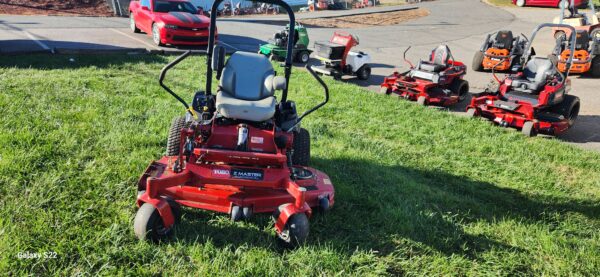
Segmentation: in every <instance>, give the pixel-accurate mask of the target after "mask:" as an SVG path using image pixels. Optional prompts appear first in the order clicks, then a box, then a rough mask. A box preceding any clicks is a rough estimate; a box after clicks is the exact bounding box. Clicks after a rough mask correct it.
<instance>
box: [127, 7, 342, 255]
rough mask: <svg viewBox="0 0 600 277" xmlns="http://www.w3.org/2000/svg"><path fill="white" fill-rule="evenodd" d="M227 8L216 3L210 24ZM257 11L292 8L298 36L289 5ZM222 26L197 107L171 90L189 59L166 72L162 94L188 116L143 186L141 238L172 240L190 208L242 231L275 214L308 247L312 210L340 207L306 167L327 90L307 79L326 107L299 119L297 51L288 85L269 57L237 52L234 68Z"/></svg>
mask: <svg viewBox="0 0 600 277" xmlns="http://www.w3.org/2000/svg"><path fill="white" fill-rule="evenodd" d="M222 1H223V0H216V1H215V2H214V4H213V6H212V14H216V11H217V7H218V6H219V4H220V3H221V2H222ZM259 2H264V3H270V4H275V5H279V6H281V7H282V8H284V9H285V10H286V11H287V13H288V15H289V17H290V25H289V26H290V28H291V29H294V24H295V20H294V14H293V12H292V10H291V8H290V7H289V6H288V5H287V4H286V3H285V2H283V1H282V0H262V1H259ZM215 26H216V17H212V18H211V25H210V33H211V36H210V39H209V48H208V58H207V68H208V71H207V75H206V90H205V92H198V93H196V95H195V97H194V100H193V102H192V105H191V106H190V105H188V104H187V103H186V102H185V101H184V100H183V99H181V98H180V97H179V96H178V95H176V94H175V93H174V92H173V91H172V90H171V89H170V88H169V87H167V86H166V85H164V83H163V80H164V77H165V75H166V73H167V71H168V70H169V69H170V68H172V67H173V66H175V65H176V64H178V63H179V62H181V61H182V60H183V59H185V58H187V57H188V56H189V54H190V52H186V53H185V54H183V55H182V56H180V57H179V58H177V59H176V60H175V61H173V62H172V63H170V64H169V65H167V66H166V67H165V68H164V69H163V71H162V72H161V76H160V84H161V86H163V88H164V89H165V90H166V91H167V92H169V93H170V94H171V95H173V96H174V97H175V98H177V100H179V101H180V102H181V103H182V104H183V105H184V106H185V107H186V109H187V110H188V114H187V115H186V116H185V117H179V118H176V119H175V120H174V121H173V124H172V126H171V129H170V133H169V140H168V145H167V155H166V156H164V157H163V158H161V159H160V160H158V161H154V162H152V163H151V164H150V166H148V168H147V169H146V171H145V172H144V173H143V174H142V177H141V178H140V180H139V182H138V198H137V205H138V206H139V207H140V208H139V210H138V212H137V214H136V217H135V222H134V229H135V234H136V235H137V236H138V237H139V238H140V239H151V240H161V239H162V238H164V237H167V236H169V235H171V234H172V232H173V231H172V230H173V226H174V224H175V223H177V222H178V218H179V216H180V214H181V211H180V206H187V207H191V208H198V209H203V210H209V211H214V212H221V213H228V214H230V216H231V219H232V220H234V221H235V220H240V219H250V218H251V217H252V215H253V214H256V213H272V214H273V217H274V219H275V230H276V233H277V237H278V238H279V241H281V242H282V243H283V244H284V245H285V246H296V245H299V244H302V243H303V242H304V241H305V240H306V238H307V236H308V232H309V223H308V218H309V217H310V216H311V215H312V214H313V209H315V208H316V209H319V210H321V211H327V210H328V209H329V208H330V207H331V206H332V205H333V204H334V196H335V192H334V187H333V185H332V182H331V179H330V178H329V177H328V176H327V175H325V173H323V172H320V171H318V170H316V169H313V168H310V167H307V165H308V162H309V159H310V136H309V133H308V131H307V130H305V129H303V128H301V127H300V122H301V121H302V120H303V118H305V117H306V116H307V115H309V114H310V113H312V112H314V111H316V110H317V109H318V108H320V107H322V106H323V105H325V103H327V101H328V99H329V92H328V89H327V86H326V85H325V83H324V82H323V81H322V80H321V79H320V78H319V77H318V76H317V74H316V73H315V72H313V71H312V70H310V68H309V69H308V70H309V72H310V73H311V74H312V75H313V77H314V78H315V79H316V80H317V81H318V82H319V83H320V84H321V85H322V86H323V88H324V91H325V101H324V102H322V103H320V104H319V105H317V106H315V107H314V108H312V109H310V110H308V111H307V112H305V113H304V114H302V115H301V116H298V114H297V112H296V105H295V103H294V102H293V101H290V100H288V99H287V95H288V93H287V92H288V86H289V80H290V75H291V69H292V53H293V51H292V49H291V48H292V47H293V46H292V45H291V44H288V48H287V55H286V60H285V73H284V77H280V76H276V75H275V71H274V70H273V67H272V65H271V63H270V62H269V60H268V59H267V58H266V57H265V56H264V55H260V54H256V53H247V52H235V53H233V54H232V55H231V57H229V59H228V60H227V61H226V60H225V48H223V47H222V46H214V44H215V41H214V36H212V34H213V33H215V30H216V27H215ZM213 46H214V48H213ZM213 70H214V72H215V73H216V78H217V79H218V80H219V81H220V83H219V86H218V88H219V89H218V92H217V94H216V95H213V94H212V93H211V87H212V86H211V80H212V78H213V76H212V74H213ZM277 90H280V91H281V101H280V102H279V103H278V102H277V101H276V98H275V96H274V93H275V91H277Z"/></svg>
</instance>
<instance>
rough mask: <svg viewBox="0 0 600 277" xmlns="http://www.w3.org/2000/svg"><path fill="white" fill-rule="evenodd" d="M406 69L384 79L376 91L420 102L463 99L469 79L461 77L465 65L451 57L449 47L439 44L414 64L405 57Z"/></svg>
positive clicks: (430, 102) (444, 104) (465, 67)
mask: <svg viewBox="0 0 600 277" xmlns="http://www.w3.org/2000/svg"><path fill="white" fill-rule="evenodd" d="M409 49H410V47H409V48H408V49H406V51H404V60H405V61H406V62H407V63H408V64H409V65H410V70H408V71H406V72H404V73H398V72H394V74H392V75H391V76H388V77H386V78H385V79H384V81H383V83H382V84H381V89H380V93H382V94H391V95H392V96H399V97H403V98H405V99H409V100H412V101H417V102H418V103H419V104H421V105H439V106H450V105H453V104H456V103H458V102H460V101H462V100H464V99H465V97H466V96H467V93H468V92H469V82H467V81H466V80H463V78H464V77H465V75H466V74H467V66H465V65H464V64H463V63H461V62H459V61H456V60H454V57H453V56H452V53H451V52H450V48H448V46H446V45H440V46H438V47H437V48H435V49H433V51H431V56H430V58H429V61H423V60H421V61H419V63H418V64H417V66H414V65H413V64H412V63H411V62H410V61H408V60H407V59H406V52H408V50H409Z"/></svg>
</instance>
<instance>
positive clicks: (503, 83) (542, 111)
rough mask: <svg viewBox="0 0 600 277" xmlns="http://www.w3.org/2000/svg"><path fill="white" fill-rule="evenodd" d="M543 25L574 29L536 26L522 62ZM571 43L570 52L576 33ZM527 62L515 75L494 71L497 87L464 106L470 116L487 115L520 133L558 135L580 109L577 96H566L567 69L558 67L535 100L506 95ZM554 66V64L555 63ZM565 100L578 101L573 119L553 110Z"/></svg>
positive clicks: (568, 84)
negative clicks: (519, 130)
mask: <svg viewBox="0 0 600 277" xmlns="http://www.w3.org/2000/svg"><path fill="white" fill-rule="evenodd" d="M543 28H569V29H571V31H573V33H575V29H574V28H573V27H572V26H569V25H564V24H550V23H545V24H541V25H539V26H537V27H536V28H535V29H534V30H533V33H532V35H531V39H530V40H529V43H527V46H526V49H525V54H524V56H523V57H522V60H523V61H529V59H530V56H531V55H532V53H533V52H534V51H533V49H532V43H533V41H534V40H535V37H536V35H537V33H538V32H539V31H540V30H541V29H543ZM571 42H572V47H571V51H573V50H574V47H575V36H571ZM572 62H573V57H569V59H568V60H567V61H566V63H567V65H568V68H570V65H571V64H572ZM553 64H554V63H553ZM526 65H527V63H525V62H523V63H522V65H521V68H520V70H519V72H517V74H513V75H510V76H509V77H507V78H505V79H504V80H500V79H498V78H497V77H496V76H495V72H494V78H495V79H496V80H497V81H498V82H499V84H500V85H499V87H498V90H497V91H493V92H490V91H485V92H483V93H480V94H478V95H475V96H474V97H473V98H472V99H471V103H470V104H469V105H468V106H467V108H466V110H467V114H468V115H469V116H481V117H484V118H487V119H489V120H491V121H493V122H495V123H496V124H498V125H500V126H502V127H513V128H517V129H521V131H522V132H523V134H525V135H527V136H535V135H537V134H538V133H543V134H547V135H560V134H562V133H564V132H565V131H566V130H567V129H569V128H570V127H571V126H572V124H573V123H574V120H575V119H576V117H577V114H578V111H579V110H578V109H579V106H578V105H579V99H578V98H577V97H574V96H571V95H568V92H569V90H570V86H571V85H570V83H571V82H570V79H568V76H569V70H567V71H566V72H565V73H561V72H560V71H558V68H557V69H556V72H557V74H558V75H559V78H556V77H554V79H547V80H546V81H545V84H544V87H543V88H542V89H541V90H539V93H537V98H536V99H533V97H526V96H525V95H522V96H510V97H505V94H507V93H509V92H510V91H511V89H512V82H513V79H514V78H520V77H521V76H522V71H523V70H524V68H525V66H526ZM554 66H556V65H555V64H554ZM534 95H535V94H534ZM534 95H531V96H534ZM567 99H569V100H568V101H571V102H573V103H576V104H577V111H576V112H577V114H575V118H571V117H570V114H569V117H565V116H562V115H560V114H558V112H557V111H556V109H558V108H560V107H561V106H560V105H563V104H568V101H567ZM565 101H567V102H565ZM573 105H575V104H573ZM569 112H570V111H569Z"/></svg>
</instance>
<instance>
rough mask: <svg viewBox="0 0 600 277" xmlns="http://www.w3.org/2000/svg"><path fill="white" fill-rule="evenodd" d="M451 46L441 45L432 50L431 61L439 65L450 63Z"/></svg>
mask: <svg viewBox="0 0 600 277" xmlns="http://www.w3.org/2000/svg"><path fill="white" fill-rule="evenodd" d="M451 55H452V54H451V53H450V48H448V46H447V45H440V46H438V47H436V48H435V49H433V51H431V58H430V60H429V61H430V62H431V63H433V64H437V65H444V66H445V65H448V60H450V56H451Z"/></svg>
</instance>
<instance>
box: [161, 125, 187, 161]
mask: <svg viewBox="0 0 600 277" xmlns="http://www.w3.org/2000/svg"><path fill="white" fill-rule="evenodd" d="M189 126H190V123H189V122H186V121H185V117H183V116H179V117H175V118H173V121H171V128H169V138H168V139H167V156H177V155H179V144H180V142H181V129H183V128H187V127H189Z"/></svg>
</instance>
